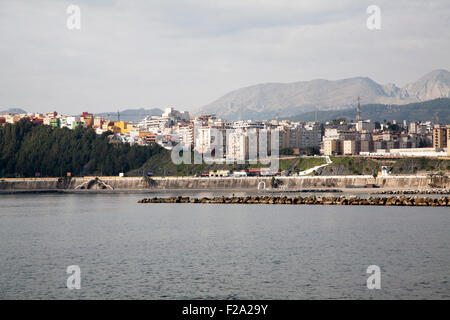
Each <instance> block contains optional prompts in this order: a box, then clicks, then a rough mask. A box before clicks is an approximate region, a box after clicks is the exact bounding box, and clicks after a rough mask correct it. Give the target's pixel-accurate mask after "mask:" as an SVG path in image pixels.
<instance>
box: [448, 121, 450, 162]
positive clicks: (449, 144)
mask: <svg viewBox="0 0 450 320" xmlns="http://www.w3.org/2000/svg"><path fill="white" fill-rule="evenodd" d="M447 154H448V155H449V156H450V124H448V125H447Z"/></svg>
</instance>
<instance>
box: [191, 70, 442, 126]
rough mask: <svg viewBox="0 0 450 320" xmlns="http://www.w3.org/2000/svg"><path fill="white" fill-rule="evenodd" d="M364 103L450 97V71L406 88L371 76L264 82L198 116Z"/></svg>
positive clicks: (268, 115)
mask: <svg viewBox="0 0 450 320" xmlns="http://www.w3.org/2000/svg"><path fill="white" fill-rule="evenodd" d="M358 96H359V97H361V103H362V104H387V105H390V104H396V105H401V104H408V103H414V102H422V101H426V100H432V99H436V98H450V72H448V71H447V70H443V69H440V70H434V71H432V72H430V73H427V74H426V75H424V76H423V77H421V78H420V79H418V80H417V81H415V82H412V83H409V84H407V85H406V86H404V87H398V86H396V85H395V84H393V83H388V84H385V85H382V84H379V83H377V82H375V81H374V80H372V79H370V78H368V77H355V78H349V79H343V80H324V79H316V80H311V81H299V82H293V83H265V84H257V85H253V86H250V87H245V88H242V89H238V90H235V91H232V92H230V93H227V94H226V95H224V96H223V97H221V98H219V99H218V100H216V101H214V102H212V103H210V104H208V105H206V106H204V107H202V108H200V109H199V110H197V111H196V114H215V115H216V116H218V117H221V118H226V119H229V120H237V119H255V120H262V119H273V118H275V117H276V116H277V115H278V116H280V117H291V116H295V115H298V114H301V113H305V112H309V111H316V110H319V111H320V110H340V109H348V108H355V106H356V101H357V97H358Z"/></svg>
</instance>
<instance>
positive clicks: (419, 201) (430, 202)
mask: <svg viewBox="0 0 450 320" xmlns="http://www.w3.org/2000/svg"><path fill="white" fill-rule="evenodd" d="M138 203H230V204H291V205H294V204H315V205H350V206H354V205H365V206H422V207H447V206H450V196H442V197H440V198H429V197H406V196H393V197H376V198H373V197H369V198H359V197H357V196H340V197H321V196H319V197H316V196H308V197H300V196H295V197H286V196H283V197H277V196H272V195H271V196H246V197H224V196H222V197H212V198H207V197H204V198H190V197H167V198H157V197H155V198H145V199H142V200H139V201H138Z"/></svg>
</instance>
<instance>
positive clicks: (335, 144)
mask: <svg viewBox="0 0 450 320" xmlns="http://www.w3.org/2000/svg"><path fill="white" fill-rule="evenodd" d="M338 152H339V140H338V139H324V140H323V153H324V154H325V155H326V156H331V155H333V154H336V153H338Z"/></svg>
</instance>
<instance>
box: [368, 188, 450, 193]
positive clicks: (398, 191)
mask: <svg viewBox="0 0 450 320" xmlns="http://www.w3.org/2000/svg"><path fill="white" fill-rule="evenodd" d="M373 194H450V189H428V190H384V191H379V192H374V193H373Z"/></svg>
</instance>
